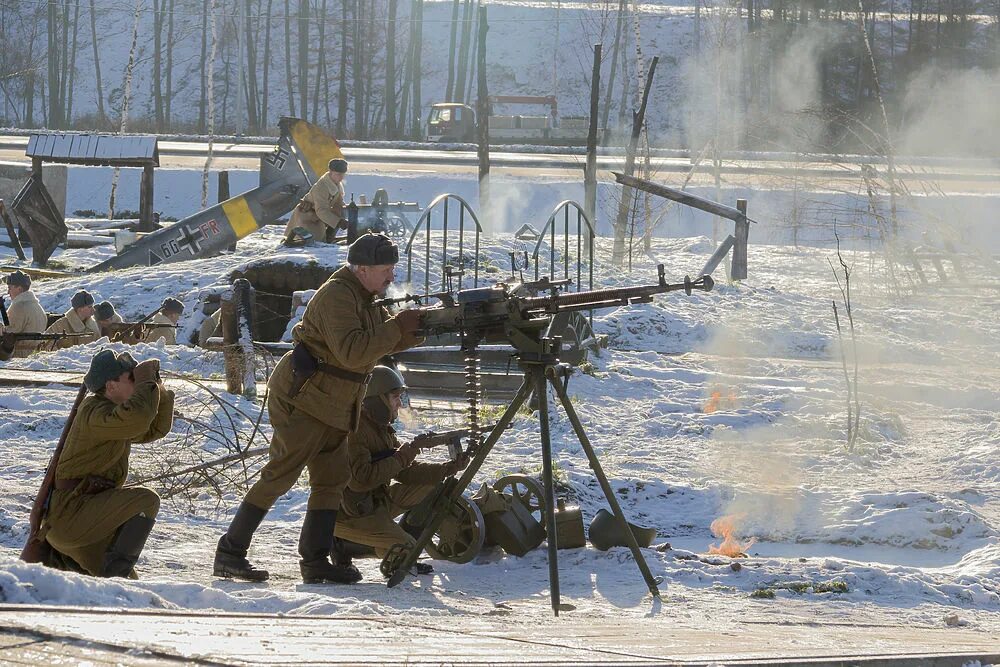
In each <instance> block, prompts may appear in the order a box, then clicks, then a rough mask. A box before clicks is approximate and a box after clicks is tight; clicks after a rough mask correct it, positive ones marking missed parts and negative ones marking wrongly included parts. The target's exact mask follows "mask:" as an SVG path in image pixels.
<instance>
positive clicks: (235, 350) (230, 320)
mask: <svg viewBox="0 0 1000 667" xmlns="http://www.w3.org/2000/svg"><path fill="white" fill-rule="evenodd" d="M221 308H222V322H221V324H222V342H223V344H224V345H225V347H224V348H223V350H222V354H223V361H224V363H225V367H226V391H227V392H229V393H230V394H234V395H239V394H242V393H243V368H242V366H243V364H242V363H240V358H239V357H240V351H239V347H238V345H237V342H238V341H239V338H240V336H239V324H238V322H237V318H236V290H235V289H227V290H226V291H225V292H223V293H222V306H221Z"/></svg>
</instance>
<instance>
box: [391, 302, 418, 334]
mask: <svg viewBox="0 0 1000 667" xmlns="http://www.w3.org/2000/svg"><path fill="white" fill-rule="evenodd" d="M421 318H423V313H421V312H420V311H419V310H417V309H415V308H410V309H407V310H401V311H399V312H398V313H396V316H395V317H393V319H394V320H395V321H396V326H398V327H399V331H400V333H402V334H403V336H404V337H405V336H412V337H415V336H416V335H417V329H419V328H420V320H421Z"/></svg>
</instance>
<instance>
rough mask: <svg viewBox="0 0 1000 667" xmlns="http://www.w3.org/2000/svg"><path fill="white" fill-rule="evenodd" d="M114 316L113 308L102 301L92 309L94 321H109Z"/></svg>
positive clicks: (108, 302) (107, 302) (109, 303)
mask: <svg viewBox="0 0 1000 667" xmlns="http://www.w3.org/2000/svg"><path fill="white" fill-rule="evenodd" d="M114 316H115V307H114V306H112V305H111V302H110V301H102V302H100V303H99V304H97V307H96V308H94V319H98V320H110V319H111V318H112V317H114Z"/></svg>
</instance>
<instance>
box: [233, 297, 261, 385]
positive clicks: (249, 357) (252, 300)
mask: <svg viewBox="0 0 1000 667" xmlns="http://www.w3.org/2000/svg"><path fill="white" fill-rule="evenodd" d="M233 289H234V290H235V291H236V321H237V325H238V334H239V338H238V342H237V344H238V345H239V350H240V364H241V370H242V384H243V392H242V393H243V396H244V398H257V379H256V377H255V375H254V370H255V363H254V362H255V359H256V357H255V355H254V352H253V334H254V311H255V310H256V308H255V306H256V301H257V295H256V293H255V291H254V288H253V285H251V284H250V281H249V280H246V279H245V278H239V279H237V280H236V282H234V283H233Z"/></svg>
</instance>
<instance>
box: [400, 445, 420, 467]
mask: <svg viewBox="0 0 1000 667" xmlns="http://www.w3.org/2000/svg"><path fill="white" fill-rule="evenodd" d="M418 451H420V448H419V447H417V446H416V445H414V444H413V443H412V442H410V443H407V444H405V445H401V446H400V447H399V449H397V450H396V454H395V456H396V458H397V459H399V462H400V463H402V464H403V467H404V468H405V467H407V466H409V465H410V464H411V463H413V460H414V459H416V458H417V452H418Z"/></svg>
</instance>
